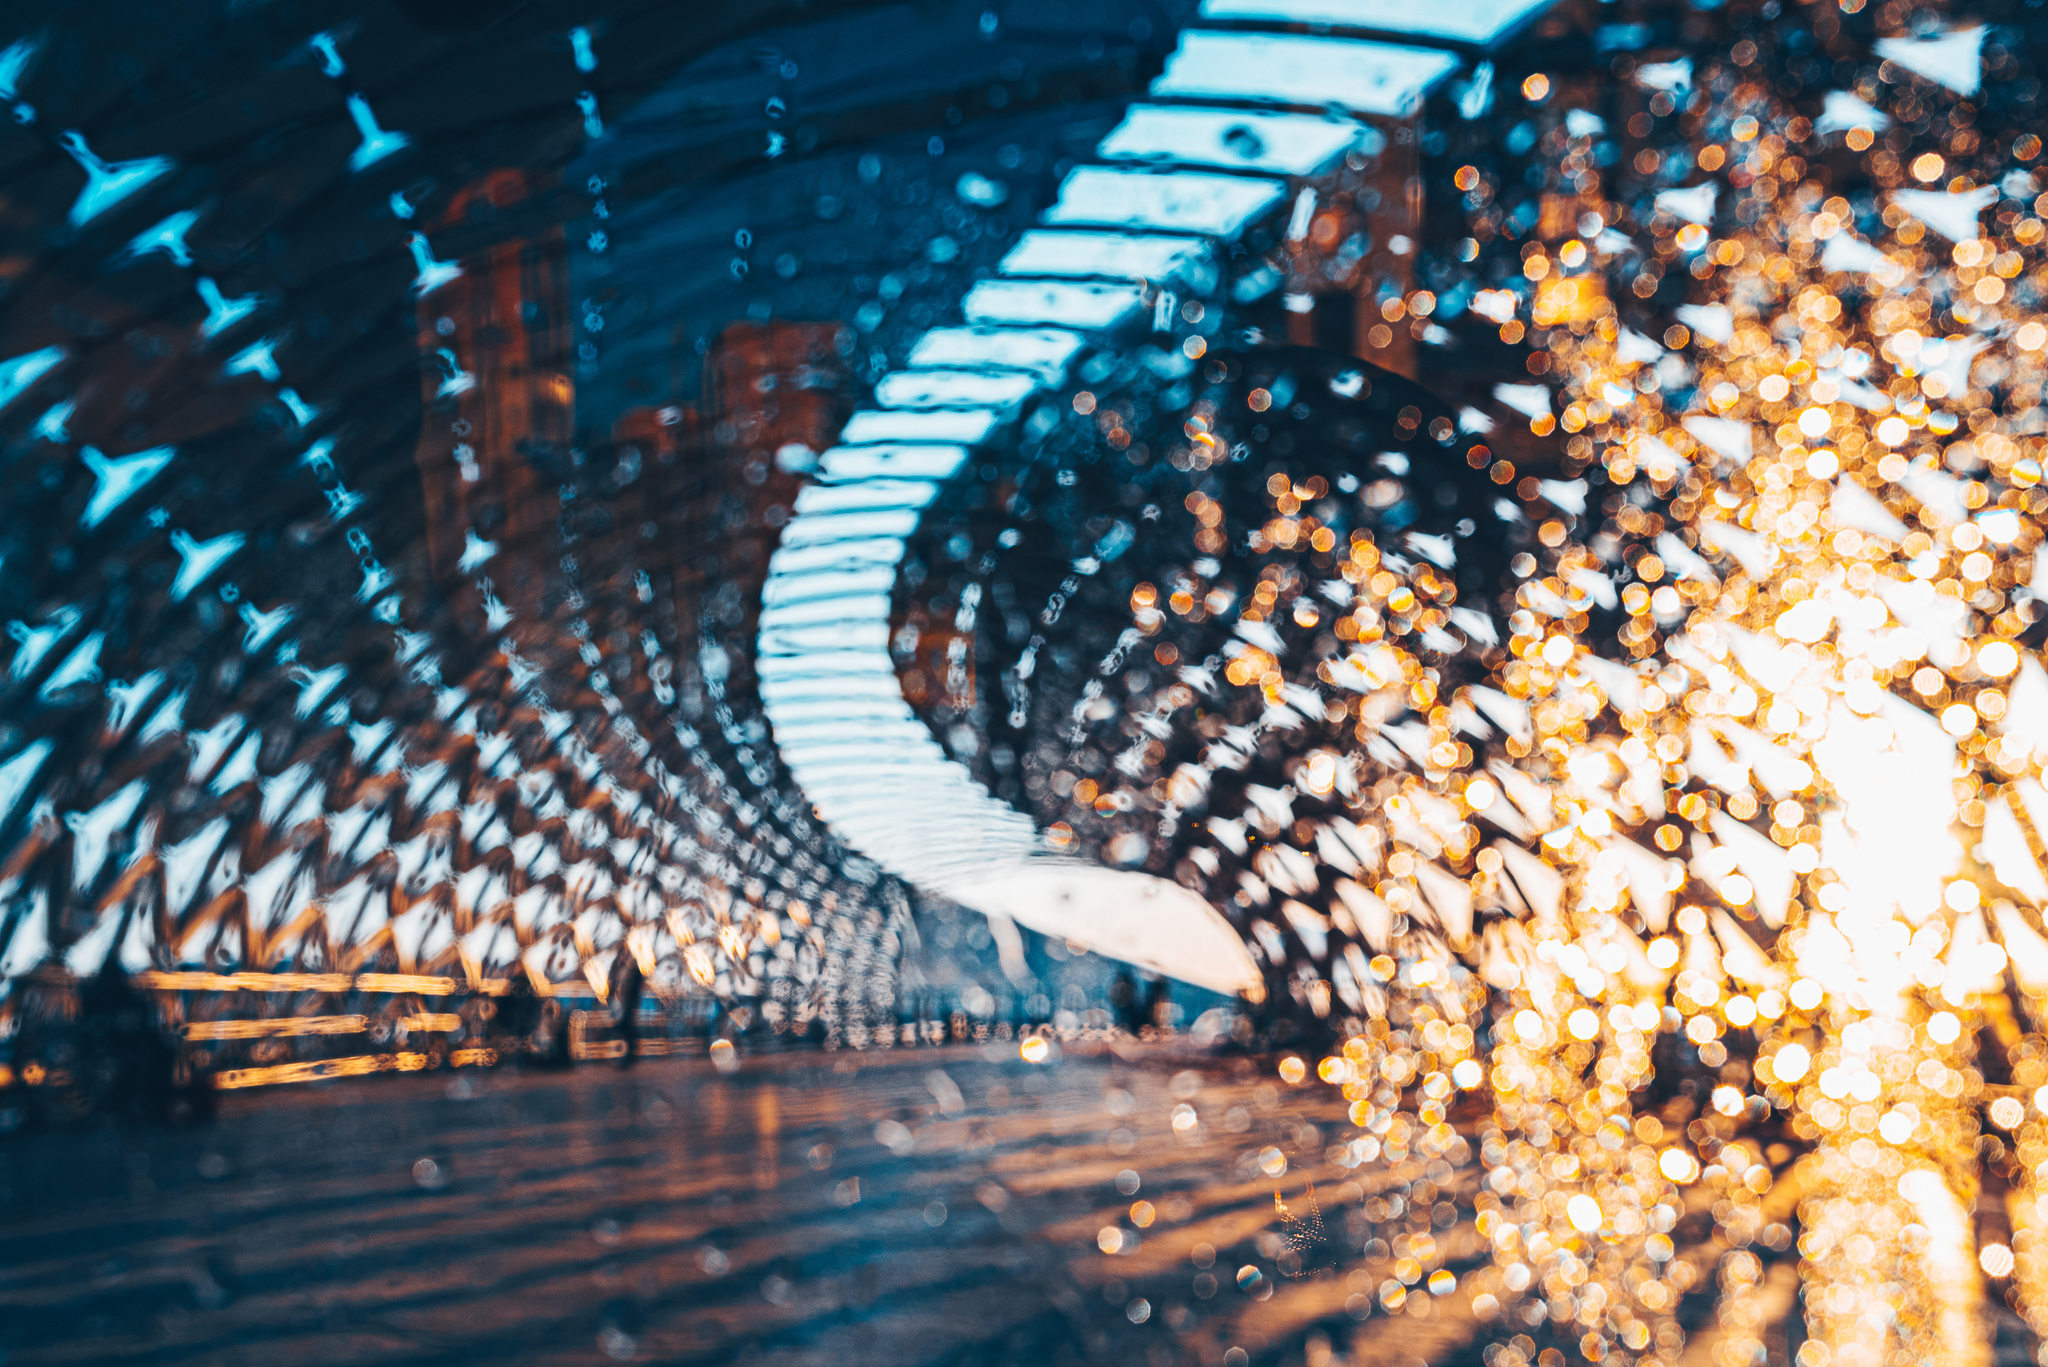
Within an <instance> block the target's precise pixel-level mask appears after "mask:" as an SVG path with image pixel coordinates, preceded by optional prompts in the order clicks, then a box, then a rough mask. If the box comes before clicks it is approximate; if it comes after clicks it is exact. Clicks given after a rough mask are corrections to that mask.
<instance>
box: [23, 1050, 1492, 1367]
mask: <svg viewBox="0 0 2048 1367" xmlns="http://www.w3.org/2000/svg"><path fill="white" fill-rule="evenodd" d="M1122 1047H1123V1051H1124V1053H1125V1054H1126V1055H1127V1057H1118V1055H1117V1054H1116V1053H1113V1052H1111V1051H1109V1050H1108V1049H1106V1048H1102V1049H1096V1050H1093V1051H1084V1050H1081V1049H1078V1048H1077V1049H1073V1050H1070V1051H1069V1052H1068V1053H1067V1054H1066V1055H1064V1056H1063V1057H1056V1058H1054V1059H1052V1060H1050V1061H1048V1062H1047V1063H1044V1064H1040V1065H1035V1066H1034V1065H1032V1064H1029V1063H1026V1062H1024V1061H1022V1060H1021V1059H1019V1058H1018V1057H1017V1054H1016V1052H1015V1048H1014V1046H1002V1047H996V1046H990V1047H988V1048H986V1049H983V1048H978V1047H974V1046H954V1047H947V1048H940V1049H918V1050H909V1051H901V1052H895V1053H868V1054H861V1055H853V1054H839V1055H831V1054H822V1053H806V1054H785V1055H770V1056H761V1057H747V1058H742V1059H741V1061H740V1063H739V1066H738V1067H737V1068H736V1069H735V1070H734V1071H732V1072H731V1073H729V1074H725V1073H721V1072H720V1071H718V1070H717V1069H716V1068H715V1067H714V1066H713V1065H712V1063H711V1062H709V1061H708V1060H705V1059H701V1058H700V1059H659V1060H644V1061H642V1062H641V1063H640V1064H639V1065H638V1066H637V1067H635V1068H634V1069H632V1070H631V1071H625V1072H621V1071H618V1070H616V1069H614V1068H611V1067H609V1066H591V1065H586V1066H585V1067H583V1068H581V1069H579V1070H576V1071H573V1072H553V1073H546V1072H527V1073H521V1072H515V1071H511V1070H500V1071H494V1072H466V1071H465V1072H460V1073H448V1072H441V1073H430V1074H415V1075H410V1076H401V1077H388V1078H370V1079H352V1080H348V1081H345V1082H338V1083H327V1084H316V1085H313V1086H308V1087H305V1088H292V1089H279V1090H274V1091H268V1092H267V1093H266V1094H264V1095H262V1096H261V1098H260V1100H258V1099H256V1098H253V1097H236V1096H232V1095H230V1096H227V1097H225V1098H224V1099H223V1101H224V1104H223V1108H222V1111H221V1113H220V1115H219V1117H218V1119H217V1120H216V1121H215V1122H214V1123H213V1124H212V1125H210V1126H208V1127H205V1128H202V1129H195V1130H188V1131H183V1132H173V1133H165V1132H162V1131H156V1132H147V1133H140V1132H127V1133H124V1132H112V1131H109V1132H101V1133H96V1134H91V1135H79V1134H61V1133H45V1134H40V1135H28V1136H18V1137H16V1138H14V1139H11V1140H9V1141H8V1142H7V1144H6V1145H5V1147H0V1187H4V1192H0V1200H4V1202H5V1204H4V1206H0V1212H4V1213H0V1269H4V1271H0V1347H4V1348H5V1350H6V1353H7V1357H6V1359H5V1360H6V1361H7V1362H8V1363H10V1364H28V1363H83V1362H108V1363H111V1362H153V1363H185V1362H193V1363H199V1362H205V1363H214V1362H219V1363H241V1362H249V1363H254V1362H293V1363H329V1362H348V1361H379V1362H401V1361H402V1362H464V1363H478V1362H607V1361H614V1360H620V1361H623V1360H640V1361H658V1362H677V1363H750V1364H771V1363H772V1364H786V1365H788V1367H795V1365H796V1364H818V1365H819V1367H823V1365H824V1364H846V1365H851V1364H876V1365H877V1367H882V1365H883V1364H887V1365H888V1367H900V1365H902V1364H916V1363H934V1364H937V1363H963V1364H964V1363H1081V1362H1116V1363H1145V1364H1167V1363H1229V1364H1232V1365H1233V1367H1235V1365H1236V1364H1241V1363H1249V1362H1282V1361H1286V1362H1302V1361H1307V1362H1310V1363H1329V1362H1345V1361H1367V1360H1371V1361H1386V1362H1401V1363H1404V1364H1405V1363H1407V1362H1412V1361H1414V1360H1415V1359H1418V1358H1419V1359H1422V1360H1424V1361H1427V1362H1430V1363H1432V1364H1435V1367H1449V1365H1450V1364H1454V1363H1457V1362H1459V1361H1461V1360H1462V1359H1463V1358H1465V1357H1466V1356H1468V1355H1469V1356H1472V1357H1474V1358H1475V1360H1476V1356H1477V1353H1476V1347H1475V1346H1474V1345H1472V1343H1471V1337H1472V1333H1473V1330H1474V1328H1475V1325H1474V1323H1473V1321H1472V1320H1471V1318H1470V1309H1469V1306H1468V1304H1467V1303H1466V1299H1465V1297H1464V1296H1462V1295H1460V1294H1458V1293H1456V1292H1453V1293H1452V1294H1450V1295H1447V1296H1444V1297H1442V1298H1434V1297H1431V1296H1430V1295H1428V1294H1426V1293H1423V1292H1422V1291H1421V1290H1420V1288H1418V1289H1417V1292H1416V1294H1414V1295H1412V1296H1410V1297H1408V1298H1407V1302H1406V1305H1405V1306H1404V1307H1403V1309H1402V1310H1401V1311H1400V1312H1399V1313H1398V1314H1393V1315H1389V1313H1388V1312H1387V1310H1386V1308H1385V1306H1384V1304H1383V1303H1382V1301H1381V1299H1380V1298H1379V1297H1377V1296H1376V1295H1375V1292H1376V1289H1377V1288H1378V1287H1379V1286H1380V1285H1381V1283H1382V1281H1383V1279H1384V1278H1385V1277H1386V1276H1387V1275H1388V1274H1387V1272H1386V1270H1385V1269H1384V1268H1383V1267H1379V1266H1377V1265H1376V1261H1377V1260H1374V1259H1372V1258H1371V1257H1370V1256H1369V1255H1370V1254H1372V1253H1384V1251H1385V1249H1386V1247H1387V1245H1386V1244H1385V1243H1384V1242H1379V1243H1377V1245H1376V1246H1375V1245H1374V1244H1371V1243H1368V1240H1371V1239H1372V1238H1373V1236H1374V1235H1375V1233H1379V1234H1386V1233H1389V1232H1390V1230H1391V1228H1392V1227H1397V1226H1402V1225H1404V1224H1405V1223H1406V1222H1407V1221H1405V1220H1404V1219H1403V1218H1402V1213H1403V1210H1404V1205H1405V1206H1406V1207H1410V1208H1412V1210H1413V1213H1412V1214H1410V1215H1409V1216H1408V1217H1407V1219H1408V1220H1413V1219H1414V1218H1415V1217H1416V1216H1420V1218H1421V1219H1422V1221H1423V1222H1424V1227H1425V1228H1426V1227H1427V1225H1428V1223H1429V1221H1430V1213H1429V1212H1430V1207H1429V1204H1428V1202H1427V1200H1424V1201H1422V1202H1421V1203H1420V1204H1418V1202H1417V1193H1418V1185H1419V1187H1420V1194H1421V1196H1422V1197H1424V1198H1427V1197H1430V1196H1432V1195H1433V1194H1434V1193H1433V1192H1432V1191H1431V1190H1430V1189H1429V1188H1430V1186H1431V1185H1433V1184H1429V1183H1427V1182H1426V1181H1424V1180H1423V1172H1422V1169H1421V1167H1420V1165H1419V1164H1416V1163H1408V1164H1402V1165H1388V1164H1386V1163H1385V1162H1383V1161H1382V1162H1379V1163H1373V1164H1366V1165H1364V1166H1361V1167H1357V1168H1355V1169H1353V1170H1349V1171H1347V1170H1346V1169H1345V1168H1344V1167H1342V1166H1340V1165H1339V1164H1338V1163H1337V1162H1333V1161H1332V1160H1342V1161H1349V1160H1348V1159H1347V1158H1345V1149H1344V1148H1343V1146H1342V1145H1341V1144H1338V1143H1336V1141H1337V1139H1338V1137H1339V1136H1338V1127H1339V1126H1340V1125H1341V1124H1342V1121H1343V1117H1342V1115H1341V1113H1340V1111H1339V1109H1338V1107H1339V1105H1340V1104H1341V1103H1340V1102H1339V1101H1338V1098H1337V1097H1336V1094H1335V1093H1334V1092H1332V1091H1331V1090H1329V1089H1328V1088H1324V1087H1321V1086H1319V1085H1317V1084H1315V1083H1313V1082H1310V1083H1308V1084H1307V1085H1305V1086H1301V1087H1295V1088H1289V1087H1287V1086H1285V1085H1284V1084H1281V1083H1279V1082H1277V1081H1276V1080H1274V1074H1273V1072H1272V1071H1271V1069H1270V1066H1268V1064H1269V1062H1270V1061H1265V1062H1261V1063H1256V1064H1255V1063H1254V1062H1253V1061H1251V1060H1248V1059H1234V1060H1218V1059H1215V1058H1199V1059H1198V1058H1194V1057H1192V1056H1187V1055H1176V1054H1175V1053H1174V1052H1173V1051H1171V1050H1167V1049H1141V1048H1140V1047H1139V1046H1134V1045H1129V1044H1125V1045H1123V1046H1122ZM1176 1108H1183V1109H1180V1110H1178V1111H1177V1110H1176ZM1190 1114H1192V1119H1190ZM1177 1116H1178V1121H1177V1120H1176V1117H1177ZM1177 1123H1178V1126H1179V1128H1176V1124H1177ZM1282 1157H1284V1158H1285V1159H1286V1164H1285V1171H1284V1172H1283V1173H1282V1175H1281V1176H1279V1177H1278V1178H1277V1180H1276V1179H1275V1178H1273V1177H1271V1176H1268V1175H1267V1174H1268V1172H1269V1171H1271V1170H1274V1169H1278V1168H1280V1167H1281V1163H1280V1159H1281V1158H1282ZM1437 1175H1438V1176H1444V1175H1445V1174H1444V1173H1443V1172H1442V1171H1441V1169H1439V1170H1438V1174H1437ZM1472 1176H1473V1172H1472V1170H1471V1169H1470V1168H1469V1167H1468V1168H1465V1169H1461V1170H1460V1171H1459V1172H1458V1173H1456V1174H1454V1175H1451V1176H1450V1178H1449V1180H1448V1181H1447V1182H1446V1184H1445V1190H1444V1192H1443V1195H1445V1196H1450V1195H1452V1194H1453V1191H1452V1188H1454V1187H1455V1186H1457V1185H1458V1184H1460V1183H1461V1181H1469V1180H1470V1178H1471V1177H1472ZM1311 1178H1312V1179H1314V1180H1315V1182H1316V1205H1317V1206H1319V1209H1320V1217H1321V1224H1322V1228H1323V1231H1324V1233H1325V1234H1326V1236H1327V1238H1326V1239H1325V1241H1324V1242H1323V1243H1321V1244H1320V1245H1317V1244H1314V1243H1311V1244H1310V1245H1309V1246H1308V1247H1307V1250H1306V1252H1307V1256H1306V1258H1297V1257H1295V1256H1292V1255H1290V1253H1289V1250H1288V1246H1287V1244H1286V1242H1285V1240H1286V1236H1287V1234H1288V1233H1289V1232H1290V1227H1289V1223H1288V1221H1287V1220H1285V1219H1283V1218H1282V1217H1280V1216H1279V1215H1277V1214H1276V1211H1275V1202H1274V1195H1275V1192H1276V1190H1278V1191H1279V1192H1280V1193H1281V1195H1282V1196H1283V1197H1284V1199H1285V1200H1286V1201H1287V1202H1288V1204H1289V1214H1290V1215H1292V1216H1293V1217H1294V1219H1295V1220H1296V1221H1297V1222H1301V1221H1304V1220H1305V1217H1306V1216H1307V1215H1308V1214H1309V1212H1310V1210H1311V1209H1312V1207H1311V1206H1309V1205H1308V1204H1307V1202H1308V1198H1307V1196H1306V1185H1307V1181H1308V1179H1311ZM1435 1209H1436V1210H1437V1211H1439V1212H1445V1213H1448V1211H1449V1209H1450V1207H1449V1206H1448V1205H1447V1204H1439V1205H1437V1206H1436V1207H1435ZM1376 1221H1384V1222H1389V1224H1388V1226H1387V1227H1382V1226H1381V1225H1380V1224H1377V1223H1375V1222H1376ZM1140 1226H1143V1227H1142V1228H1141V1227H1140ZM1303 1227H1304V1226H1303V1225H1301V1224H1297V1225H1296V1226H1295V1227H1294V1229H1293V1232H1295V1233H1297V1234H1299V1233H1300V1232H1301V1230H1302V1228H1303ZM1436 1233H1437V1238H1438V1240H1439V1242H1440V1243H1442V1244H1444V1245H1445V1252H1446V1253H1447V1255H1449V1256H1448V1258H1447V1261H1448V1262H1449V1265H1451V1266H1453V1267H1456V1266H1459V1265H1461V1261H1462V1260H1469V1258H1470V1256H1471V1254H1472V1253H1473V1252H1475V1251H1476V1247H1473V1246H1471V1243H1470V1241H1471V1240H1472V1238H1473V1236H1472V1235H1471V1233H1470V1225H1469V1223H1461V1224H1458V1225H1456V1226H1454V1227H1451V1228H1448V1229H1446V1228H1439V1229H1438V1230H1437V1231H1436ZM1461 1240H1462V1241H1464V1243H1462V1244H1461ZM1461 1254H1462V1255H1463V1259H1462V1260H1461V1258H1460V1255H1461ZM1297 1268H1299V1269H1300V1271H1299V1273H1298V1274H1297V1275H1293V1276H1290V1275H1288V1273H1290V1272H1294V1271H1295V1270H1296V1269H1297ZM1243 1269H1249V1270H1248V1271H1244V1270H1243ZM1241 1282H1242V1284H1243V1286H1242V1289H1241V1286H1240V1283H1241ZM1418 1307H1419V1308H1418ZM1233 1349H1236V1350H1238V1352H1232V1350H1233ZM1460 1350H1462V1351H1460ZM1240 1354H1242V1355H1241V1356H1240Z"/></svg>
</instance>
